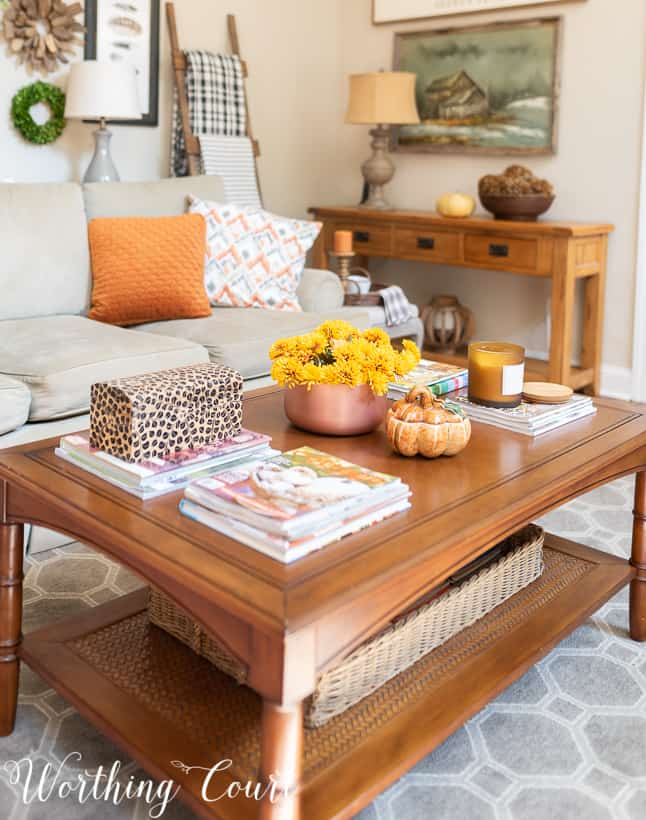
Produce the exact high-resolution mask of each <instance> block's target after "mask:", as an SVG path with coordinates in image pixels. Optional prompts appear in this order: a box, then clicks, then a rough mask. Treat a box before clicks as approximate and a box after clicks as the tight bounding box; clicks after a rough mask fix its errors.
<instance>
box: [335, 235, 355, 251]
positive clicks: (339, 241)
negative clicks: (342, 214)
mask: <svg viewBox="0 0 646 820" xmlns="http://www.w3.org/2000/svg"><path fill="white" fill-rule="evenodd" d="M334 253H339V254H342V253H352V231H334Z"/></svg>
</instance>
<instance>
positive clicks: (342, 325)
mask: <svg viewBox="0 0 646 820" xmlns="http://www.w3.org/2000/svg"><path fill="white" fill-rule="evenodd" d="M318 330H319V332H321V333H323V335H324V336H326V337H327V338H328V339H349V338H351V337H352V336H357V335H358V334H359V331H358V330H357V329H356V327H353V326H352V325H351V324H350V323H349V322H344V321H342V320H341V319H330V320H329V321H327V322H323V324H322V325H320V327H319V328H318Z"/></svg>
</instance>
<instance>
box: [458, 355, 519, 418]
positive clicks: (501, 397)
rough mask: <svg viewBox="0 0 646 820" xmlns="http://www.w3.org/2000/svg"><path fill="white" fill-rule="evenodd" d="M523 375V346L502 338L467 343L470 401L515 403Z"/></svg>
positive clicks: (500, 403)
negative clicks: (501, 339) (502, 340)
mask: <svg viewBox="0 0 646 820" xmlns="http://www.w3.org/2000/svg"><path fill="white" fill-rule="evenodd" d="M524 379H525V348H524V347H521V346H520V345H512V344H507V343H506V342H472V343H471V344H470V345H469V400H470V401H473V402H475V403H476V404H483V405H485V407H518V405H519V404H520V402H521V400H522V396H523V382H524Z"/></svg>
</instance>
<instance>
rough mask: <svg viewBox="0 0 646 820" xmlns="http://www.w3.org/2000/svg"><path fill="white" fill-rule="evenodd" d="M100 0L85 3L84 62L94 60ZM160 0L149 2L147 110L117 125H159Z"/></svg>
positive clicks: (87, 0) (88, 0)
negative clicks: (138, 116)
mask: <svg viewBox="0 0 646 820" xmlns="http://www.w3.org/2000/svg"><path fill="white" fill-rule="evenodd" d="M99 2H101V0H86V2H85V28H86V35H85V51H84V58H85V59H86V60H96V55H97V18H98V15H97V4H98V3H99ZM159 18H160V0H150V68H149V77H150V80H149V96H148V99H149V106H148V108H149V110H148V111H145V112H144V114H143V116H142V117H141V119H137V120H119V121H118V125H147V126H152V127H156V126H157V125H159V31H160V19H159Z"/></svg>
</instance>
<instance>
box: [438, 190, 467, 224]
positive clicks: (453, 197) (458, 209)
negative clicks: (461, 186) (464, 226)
mask: <svg viewBox="0 0 646 820" xmlns="http://www.w3.org/2000/svg"><path fill="white" fill-rule="evenodd" d="M436 207H437V210H438V211H439V213H441V214H442V216H450V217H454V218H457V219H464V218H465V217H467V216H471V214H472V213H473V212H474V211H475V209H476V201H475V199H474V198H473V197H472V196H469V195H468V194H444V196H441V197H440V198H439V199H438V200H437V206H436Z"/></svg>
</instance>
